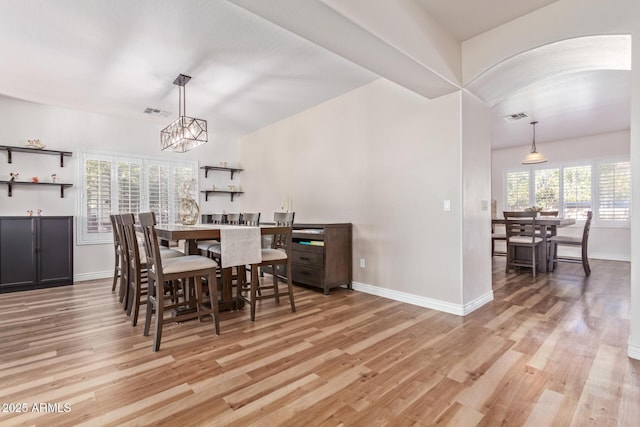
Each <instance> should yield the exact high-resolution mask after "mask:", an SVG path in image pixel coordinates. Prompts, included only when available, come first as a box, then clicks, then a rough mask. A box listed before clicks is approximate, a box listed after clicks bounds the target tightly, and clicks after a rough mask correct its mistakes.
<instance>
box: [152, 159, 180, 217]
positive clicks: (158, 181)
mask: <svg viewBox="0 0 640 427" xmlns="http://www.w3.org/2000/svg"><path fill="white" fill-rule="evenodd" d="M147 170H148V176H149V191H148V195H149V210H150V211H151V212H155V214H156V221H158V223H162V224H168V223H171V222H175V221H174V220H173V219H172V217H171V215H170V212H169V206H171V205H172V203H171V201H170V196H171V195H172V194H171V192H170V191H169V187H170V181H169V178H170V176H171V175H170V167H169V166H168V165H161V164H151V165H148V168H147Z"/></svg>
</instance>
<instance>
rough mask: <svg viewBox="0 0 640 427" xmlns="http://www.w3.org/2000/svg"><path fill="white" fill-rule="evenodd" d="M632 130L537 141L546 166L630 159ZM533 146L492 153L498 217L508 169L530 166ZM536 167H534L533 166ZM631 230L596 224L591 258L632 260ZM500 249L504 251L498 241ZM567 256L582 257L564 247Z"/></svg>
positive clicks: (573, 230)
mask: <svg viewBox="0 0 640 427" xmlns="http://www.w3.org/2000/svg"><path fill="white" fill-rule="evenodd" d="M629 138H630V136H629V131H628V130H626V131H619V132H613V133H607V134H602V135H593V136H588V137H583V138H575V139H568V140H563V141H553V142H546V143H536V146H537V148H538V151H539V152H540V153H542V154H544V156H545V157H546V158H547V159H548V160H549V161H548V163H545V164H544V166H545V167H546V166H549V167H553V166H554V165H559V164H566V163H570V162H580V161H584V160H597V159H629ZM529 150H530V147H529V146H520V147H511V148H505V149H500V150H493V151H492V152H491V162H492V163H491V197H492V198H494V199H495V200H496V201H497V206H498V213H497V217H498V218H502V216H503V215H502V211H503V210H504V203H505V200H504V191H505V190H504V173H505V171H506V170H508V169H514V168H525V169H526V168H527V167H526V166H523V165H522V164H520V162H521V161H522V159H523V158H524V156H525V155H526V154H527V153H528V152H529ZM529 168H533V166H529ZM582 227H583V223H578V224H576V225H574V226H571V227H567V228H565V229H563V230H562V233H563V234H569V235H575V236H581V235H582ZM630 242H631V232H630V229H629V228H628V227H626V228H613V227H601V226H599V225H597V224H596V223H594V224H593V225H592V228H591V233H590V235H589V257H590V258H600V259H610V260H620V261H629V260H630V256H631V255H630ZM496 249H497V250H504V247H503V245H502V244H501V243H500V242H498V243H497V245H496ZM561 250H562V251H564V252H563V255H569V256H579V253H578V252H576V251H577V250H572V249H571V248H565V247H563V248H561Z"/></svg>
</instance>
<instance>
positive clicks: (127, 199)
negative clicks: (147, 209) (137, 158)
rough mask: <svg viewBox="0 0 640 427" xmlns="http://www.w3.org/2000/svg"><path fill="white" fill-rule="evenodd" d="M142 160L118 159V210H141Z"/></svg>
mask: <svg viewBox="0 0 640 427" xmlns="http://www.w3.org/2000/svg"><path fill="white" fill-rule="evenodd" d="M141 206H142V162H132V161H127V160H123V159H120V160H118V212H134V213H138V212H140V207H141Z"/></svg>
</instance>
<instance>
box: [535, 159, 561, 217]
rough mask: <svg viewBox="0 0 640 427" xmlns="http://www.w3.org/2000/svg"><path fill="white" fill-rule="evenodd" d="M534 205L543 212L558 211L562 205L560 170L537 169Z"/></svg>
mask: <svg viewBox="0 0 640 427" xmlns="http://www.w3.org/2000/svg"><path fill="white" fill-rule="evenodd" d="M534 175H535V195H536V200H535V203H534V205H535V206H537V207H539V208H541V209H542V210H543V211H557V210H558V207H559V205H560V169H559V168H554V169H537V170H535V172H534Z"/></svg>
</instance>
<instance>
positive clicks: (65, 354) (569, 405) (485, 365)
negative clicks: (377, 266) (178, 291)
mask: <svg viewBox="0 0 640 427" xmlns="http://www.w3.org/2000/svg"><path fill="white" fill-rule="evenodd" d="M592 269H593V274H592V275H591V277H589V278H588V279H586V278H585V277H584V275H583V273H582V269H581V266H579V265H572V264H562V265H560V267H559V270H558V271H556V272H555V273H552V274H540V275H539V276H538V278H537V279H536V280H535V281H534V280H533V279H532V278H531V275H530V273H526V272H525V273H522V274H516V273H511V274H509V275H505V273H504V272H503V271H504V258H499V257H496V258H495V259H494V292H495V301H494V302H492V303H490V304H487V305H485V306H484V307H482V308H480V309H479V310H477V311H475V312H474V313H472V314H470V315H469V316H466V317H458V316H454V315H449V314H445V313H440V312H437V311H433V310H429V309H424V308H420V307H416V306H412V305H409V304H404V303H399V302H395V301H391V300H387V299H384V298H380V297H375V296H371V295H367V294H363V293H359V292H356V291H348V290H345V289H336V290H334V291H332V293H331V295H330V296H329V297H324V296H323V295H322V293H321V292H318V291H314V290H308V289H305V288H299V287H296V307H297V309H298V311H297V313H295V314H293V313H291V311H290V309H289V305H288V304H286V301H285V302H283V303H281V305H280V306H276V305H275V304H274V303H273V302H271V301H261V302H260V306H259V310H258V314H257V321H256V322H255V323H254V324H252V323H251V322H250V321H249V320H248V313H247V312H248V310H244V311H241V312H231V313H223V314H222V318H221V319H222V322H221V329H222V335H220V336H219V337H216V336H214V334H213V326H212V324H211V322H204V323H198V322H196V321H191V322H186V323H183V324H178V325H169V326H167V327H166V328H165V330H164V334H163V339H162V346H161V349H160V351H159V352H157V353H153V352H152V351H151V341H152V340H151V337H143V336H142V329H143V325H142V324H140V325H139V326H137V327H135V328H132V327H131V325H130V323H129V321H128V319H127V318H126V316H125V314H124V313H123V312H122V310H121V309H120V305H119V304H118V302H117V298H116V296H115V295H114V294H112V293H111V290H110V287H111V283H110V281H109V280H103V281H94V282H84V283H77V284H76V285H74V286H73V287H62V288H55V289H49V290H39V291H31V292H23V293H13V294H4V295H0V307H2V309H1V310H0V403H2V405H3V408H2V409H3V410H5V411H7V410H14V411H15V410H16V406H10V404H26V408H24V409H27V411H26V412H24V413H15V412H14V413H6V412H4V413H0V425H2V426H10V425H42V426H55V425H68V426H78V425H88V426H97V425H118V426H122V425H163V424H164V425H174V426H186V425H214V426H218V425H238V426H245V425H264V426H275V425H292V426H301V425H305V426H315V425H323V426H324V425H328V426H333V425H346V426H350V425H356V426H359V425H363V426H378V425H390V426H404V425H457V426H475V425H479V426H496V425H509V426H520V425H526V426H535V427H538V426H572V425H573V426H585V425H594V426H609V425H611V426H615V425H618V426H636V425H638V422H639V421H638V420H640V375H639V373H640V362H638V361H633V360H631V359H629V358H627V356H626V344H627V338H628V331H629V320H628V310H629V264H628V263H621V262H605V261H593V263H592ZM428 280H429V277H425V281H428ZM142 319H144V315H142ZM142 323H143V322H142ZM41 403H49V404H54V405H51V406H50V407H48V408H47V407H46V405H45V406H44V407H42V406H40V405H39V404H41ZM56 403H57V404H58V407H57V408H56V407H55V404H56ZM34 404H36V407H35V408H36V409H43V410H48V411H49V412H36V411H33V409H34ZM65 405H66V406H65ZM53 410H57V411H59V412H53V413H52V412H51V411H53ZM67 410H68V411H67Z"/></svg>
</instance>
